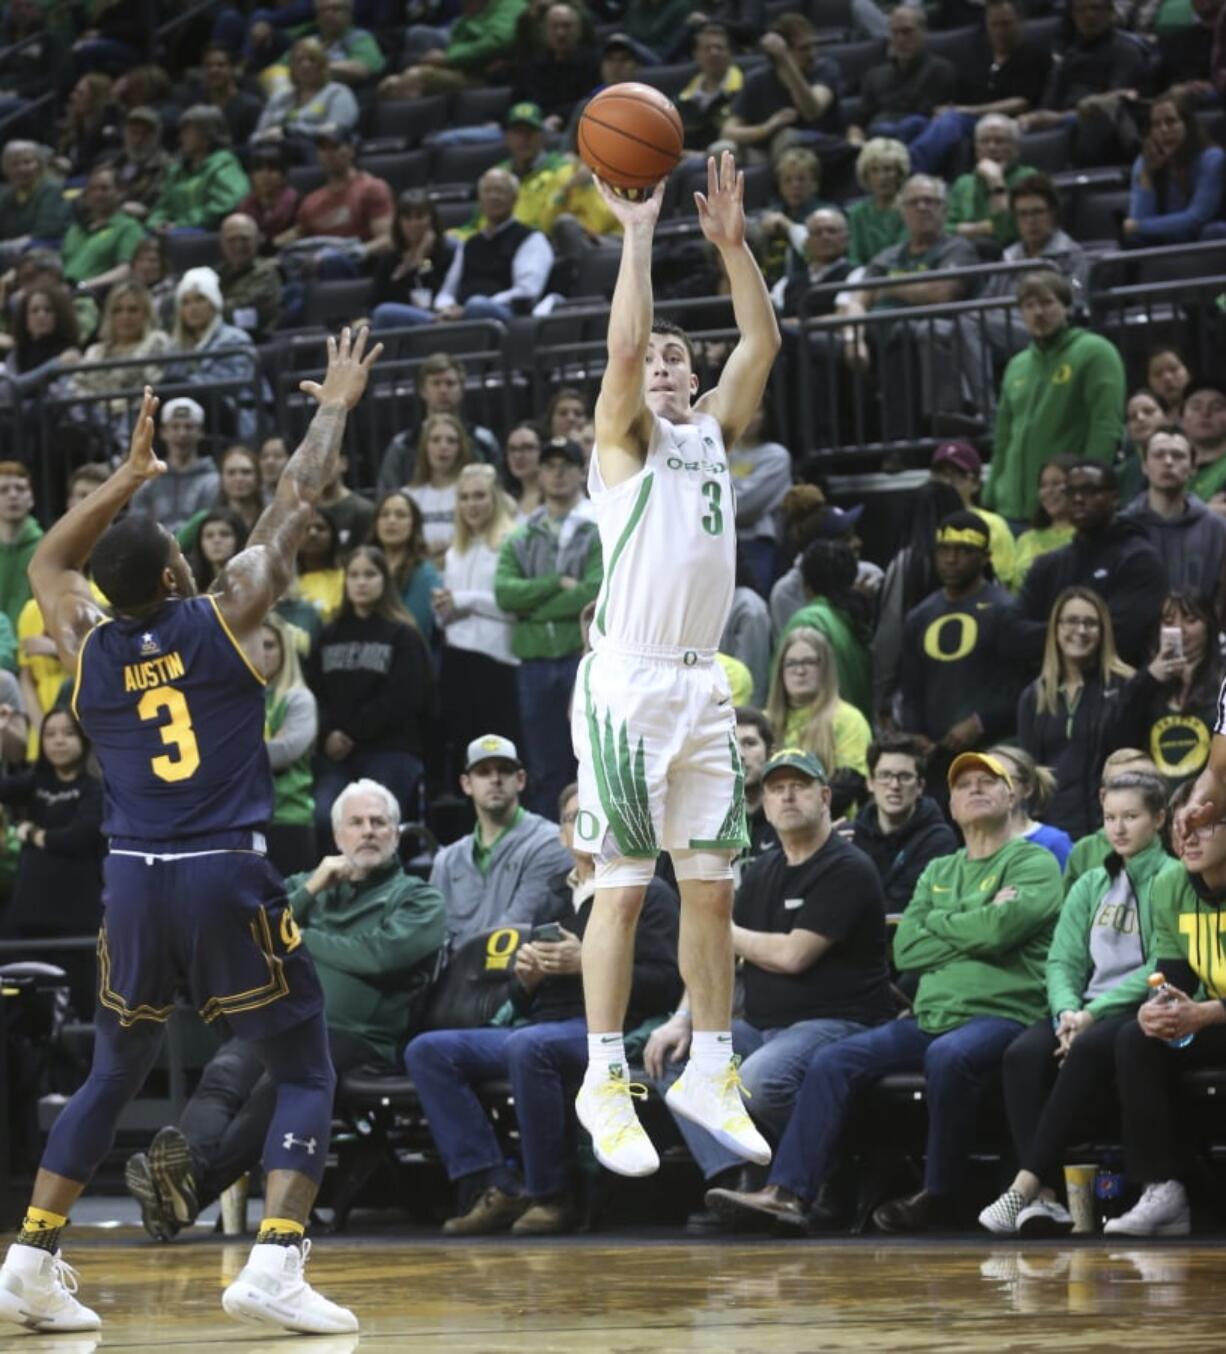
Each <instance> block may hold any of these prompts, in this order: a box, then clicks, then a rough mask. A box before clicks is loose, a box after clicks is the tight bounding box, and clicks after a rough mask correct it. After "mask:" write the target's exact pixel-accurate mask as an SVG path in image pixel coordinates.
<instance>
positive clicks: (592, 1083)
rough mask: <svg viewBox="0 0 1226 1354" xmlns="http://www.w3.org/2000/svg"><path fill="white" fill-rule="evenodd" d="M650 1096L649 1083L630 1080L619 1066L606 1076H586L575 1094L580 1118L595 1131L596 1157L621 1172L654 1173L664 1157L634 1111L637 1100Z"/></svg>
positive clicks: (587, 1127)
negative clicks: (648, 1092) (600, 1077)
mask: <svg viewBox="0 0 1226 1354" xmlns="http://www.w3.org/2000/svg"><path fill="white" fill-rule="evenodd" d="M646 1098H647V1087H646V1086H640V1085H639V1084H638V1083H637V1082H632V1081H628V1080H627V1079H626V1074H625V1072H624V1071H623V1070H622V1069H621V1068H620V1067H618V1066H613V1067H610V1068H609V1075H608V1076H607V1077H606V1078H604V1079H603V1080H597V1079H595V1078H589V1079H585V1080H584V1082H583V1085H582V1086H580V1087H579V1094H578V1095H577V1096H576V1097H575V1113H576V1114H577V1115H578V1116H579V1122H580V1123H581V1124H582V1125H583V1127H584V1128H586V1129H587V1131H588V1132H589V1133H590V1134H591V1135H592V1151H593V1152H594V1153H595V1154H596V1160H597V1161H599V1162H600V1164H601V1165H602V1166H603V1167H604V1168H605V1169H606V1170H609V1171H615V1172H616V1173H617V1174H618V1175H651V1174H653V1173H654V1172H655V1171H658V1170H659V1169H660V1158H659V1156H658V1155H657V1153H656V1149H655V1148H654V1147H653V1146H652V1145H651V1139H650V1138H649V1137H648V1136H647V1134H646V1133H645V1132H644V1130H643V1125H642V1124H640V1123H639V1116H638V1115H637V1114H636V1113H635V1112H634V1102H635V1100H645V1099H646Z"/></svg>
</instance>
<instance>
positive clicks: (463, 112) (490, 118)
mask: <svg viewBox="0 0 1226 1354" xmlns="http://www.w3.org/2000/svg"><path fill="white" fill-rule="evenodd" d="M513 92H514V91H513V90H512V89H511V86H510V85H497V86H495V87H494V88H493V89H462V90H460V92H459V93H458V94H456V95H455V98H454V100H453V102H452V105H451V119H450V121H451V125H452V126H454V127H479V126H480V125H481V124H482V123H484V122H497V123H501V122H502V115H503V114H504V113H505V112H506V111H507V109H508V108H510V106H511V97H512V94H513Z"/></svg>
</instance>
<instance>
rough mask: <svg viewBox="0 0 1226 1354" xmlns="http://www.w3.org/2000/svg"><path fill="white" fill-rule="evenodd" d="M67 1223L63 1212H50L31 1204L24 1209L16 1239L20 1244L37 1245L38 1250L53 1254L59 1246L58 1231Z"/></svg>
mask: <svg viewBox="0 0 1226 1354" xmlns="http://www.w3.org/2000/svg"><path fill="white" fill-rule="evenodd" d="M67 1225H68V1218H67V1217H66V1216H65V1215H64V1214H63V1213H52V1212H51V1210H50V1209H48V1208H35V1207H34V1205H33V1204H31V1205H30V1207H29V1208H27V1209H26V1215H25V1218H24V1219H23V1220H22V1223H21V1230H20V1231H19V1232H18V1233H17V1241H18V1244H19V1245H22V1246H37V1247H38V1249H39V1250H40V1251H51V1252H52V1254H54V1253H55V1252H56V1251H57V1250H59V1248H60V1233H61V1232H62V1231H63V1229H64V1228H65V1227H67Z"/></svg>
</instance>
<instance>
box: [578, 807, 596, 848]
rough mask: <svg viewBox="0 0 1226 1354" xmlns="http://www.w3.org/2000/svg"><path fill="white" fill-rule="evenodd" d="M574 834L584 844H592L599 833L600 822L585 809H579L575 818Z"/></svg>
mask: <svg viewBox="0 0 1226 1354" xmlns="http://www.w3.org/2000/svg"><path fill="white" fill-rule="evenodd" d="M575 832H576V833H577V834H578V835H579V836H580V837H581V838H582V839H583V840H584V841H585V842H594V841H595V840H596V838H597V836H598V835H599V833H600V820H599V819H598V818H597V817H596V815H595V814H594V813H590V812H589V811H588V810H587V809H580V810H579V813H578V816H577V817H576V818H575Z"/></svg>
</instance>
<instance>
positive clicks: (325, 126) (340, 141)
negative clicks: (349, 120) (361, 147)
mask: <svg viewBox="0 0 1226 1354" xmlns="http://www.w3.org/2000/svg"><path fill="white" fill-rule="evenodd" d="M311 139H312V140H313V141H315V142H319V141H331V142H332V144H333V145H334V146H348V145H352V143H353V141H354V139H355V137H354V133H353V131H352V130H351V129H350V128H348V127H342V126H341V125H340V123H338V122H321V123H320V124H319V126H318V127H316V128H315V134H314V136H313V137H312V138H311Z"/></svg>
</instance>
